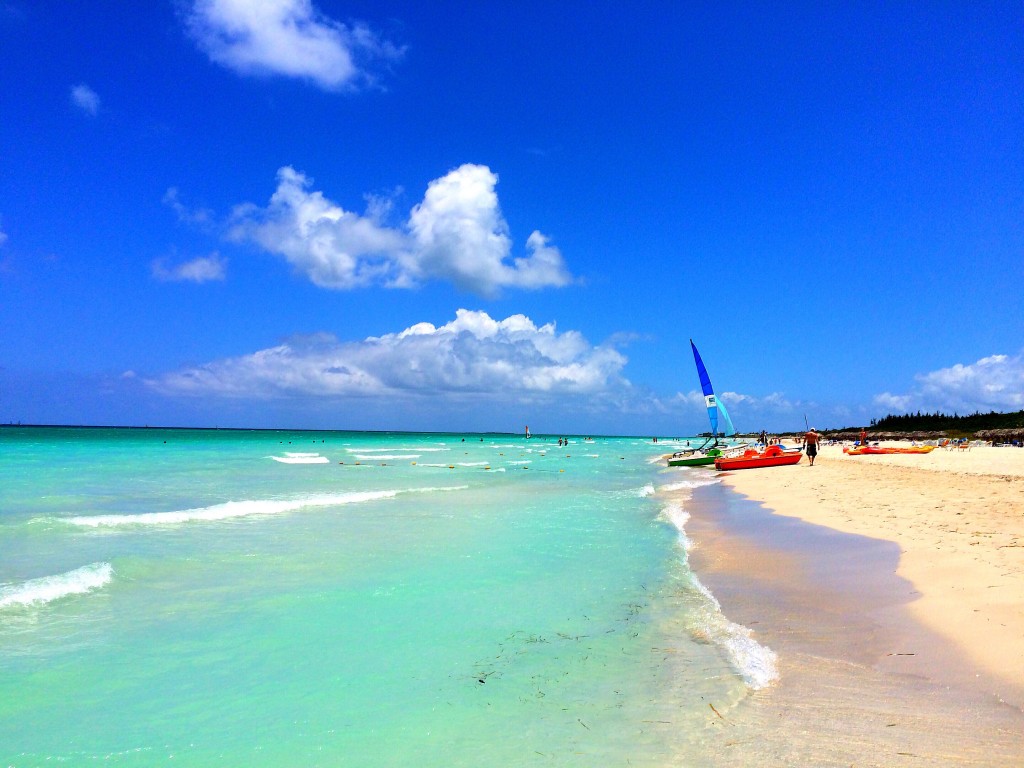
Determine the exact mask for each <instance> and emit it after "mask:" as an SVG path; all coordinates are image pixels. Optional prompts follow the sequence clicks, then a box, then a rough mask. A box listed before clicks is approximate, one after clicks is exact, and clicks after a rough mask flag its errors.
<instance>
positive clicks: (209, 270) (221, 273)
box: [150, 251, 227, 283]
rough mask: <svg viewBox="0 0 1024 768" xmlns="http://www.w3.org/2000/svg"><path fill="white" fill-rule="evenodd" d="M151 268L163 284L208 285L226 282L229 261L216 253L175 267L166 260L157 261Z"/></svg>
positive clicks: (154, 275)
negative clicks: (213, 281) (212, 282)
mask: <svg viewBox="0 0 1024 768" xmlns="http://www.w3.org/2000/svg"><path fill="white" fill-rule="evenodd" d="M150 268H151V270H152V273H153V277H155V278H156V279H157V280H160V281H162V282H173V283H178V282H191V283H208V282H210V281H211V280H224V278H225V277H226V275H227V259H225V258H223V257H222V256H221V255H220V254H219V253H217V252H216V251H214V252H213V253H211V254H210V255H209V256H200V257H198V258H195V259H192V260H190V261H185V262H182V263H180V264H173V265H169V264H168V263H167V260H166V259H157V260H156V261H154V262H153V263H152V264H151V265H150Z"/></svg>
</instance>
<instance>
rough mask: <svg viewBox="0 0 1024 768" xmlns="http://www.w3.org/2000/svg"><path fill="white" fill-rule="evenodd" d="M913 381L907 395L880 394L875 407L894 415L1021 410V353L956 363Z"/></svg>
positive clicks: (1023, 359)
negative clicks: (914, 385) (915, 382)
mask: <svg viewBox="0 0 1024 768" xmlns="http://www.w3.org/2000/svg"><path fill="white" fill-rule="evenodd" d="M914 378H915V380H916V381H917V386H916V387H914V388H913V389H912V390H911V391H910V392H907V393H905V394H902V395H898V394H893V393H891V392H883V393H882V394H880V395H877V396H876V397H875V399H874V403H875V405H877V406H880V407H883V408H889V409H892V410H894V411H896V412H897V413H909V412H914V411H922V412H925V413H931V412H935V411H939V412H942V413H954V412H955V413H959V414H960V415H964V414H969V413H974V412H976V411H980V412H983V413H985V412H988V411H1019V410H1022V409H1024V352H1020V353H1018V354H1017V355H1014V356H1011V355H990V356H989V357H983V358H981V359H980V360H978V361H977V362H975V363H970V364H968V365H964V364H962V363H957V364H956V365H952V366H950V367H949V368H940V369H939V370H937V371H931V372H929V373H922V374H918V375H917V376H915V377H914ZM880 415H884V414H880Z"/></svg>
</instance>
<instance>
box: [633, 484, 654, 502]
mask: <svg viewBox="0 0 1024 768" xmlns="http://www.w3.org/2000/svg"><path fill="white" fill-rule="evenodd" d="M630 494H631V495H632V496H639V497H640V498H641V499H645V498H647V497H648V496H653V495H654V486H653V485H651V484H650V483H648V484H647V485H645V486H644V487H643V488H636V489H634V490H633V491H631V492H630Z"/></svg>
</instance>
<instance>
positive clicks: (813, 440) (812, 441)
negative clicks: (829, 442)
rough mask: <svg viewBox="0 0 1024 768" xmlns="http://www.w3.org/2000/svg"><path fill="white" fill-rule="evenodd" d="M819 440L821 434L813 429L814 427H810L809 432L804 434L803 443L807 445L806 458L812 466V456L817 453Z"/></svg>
mask: <svg viewBox="0 0 1024 768" xmlns="http://www.w3.org/2000/svg"><path fill="white" fill-rule="evenodd" d="M819 440H821V435H819V434H818V433H817V432H815V431H814V427H811V430H810V432H808V433H807V434H806V435H804V445H805V446H806V447H807V458H808V460H809V461H810V462H811V466H812V467H813V466H814V457H815V456H817V455H818V441H819Z"/></svg>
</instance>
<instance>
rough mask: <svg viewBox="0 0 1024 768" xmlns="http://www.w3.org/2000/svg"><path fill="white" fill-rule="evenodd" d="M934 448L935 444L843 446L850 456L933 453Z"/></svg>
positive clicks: (844, 451)
mask: <svg viewBox="0 0 1024 768" xmlns="http://www.w3.org/2000/svg"><path fill="white" fill-rule="evenodd" d="M934 450H935V446H934V445H912V446H909V447H907V448H883V447H882V446H880V445H858V446H854V447H853V448H843V453H845V454H846V455H848V456H863V455H872V454H887V453H931V452H932V451H934Z"/></svg>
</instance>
